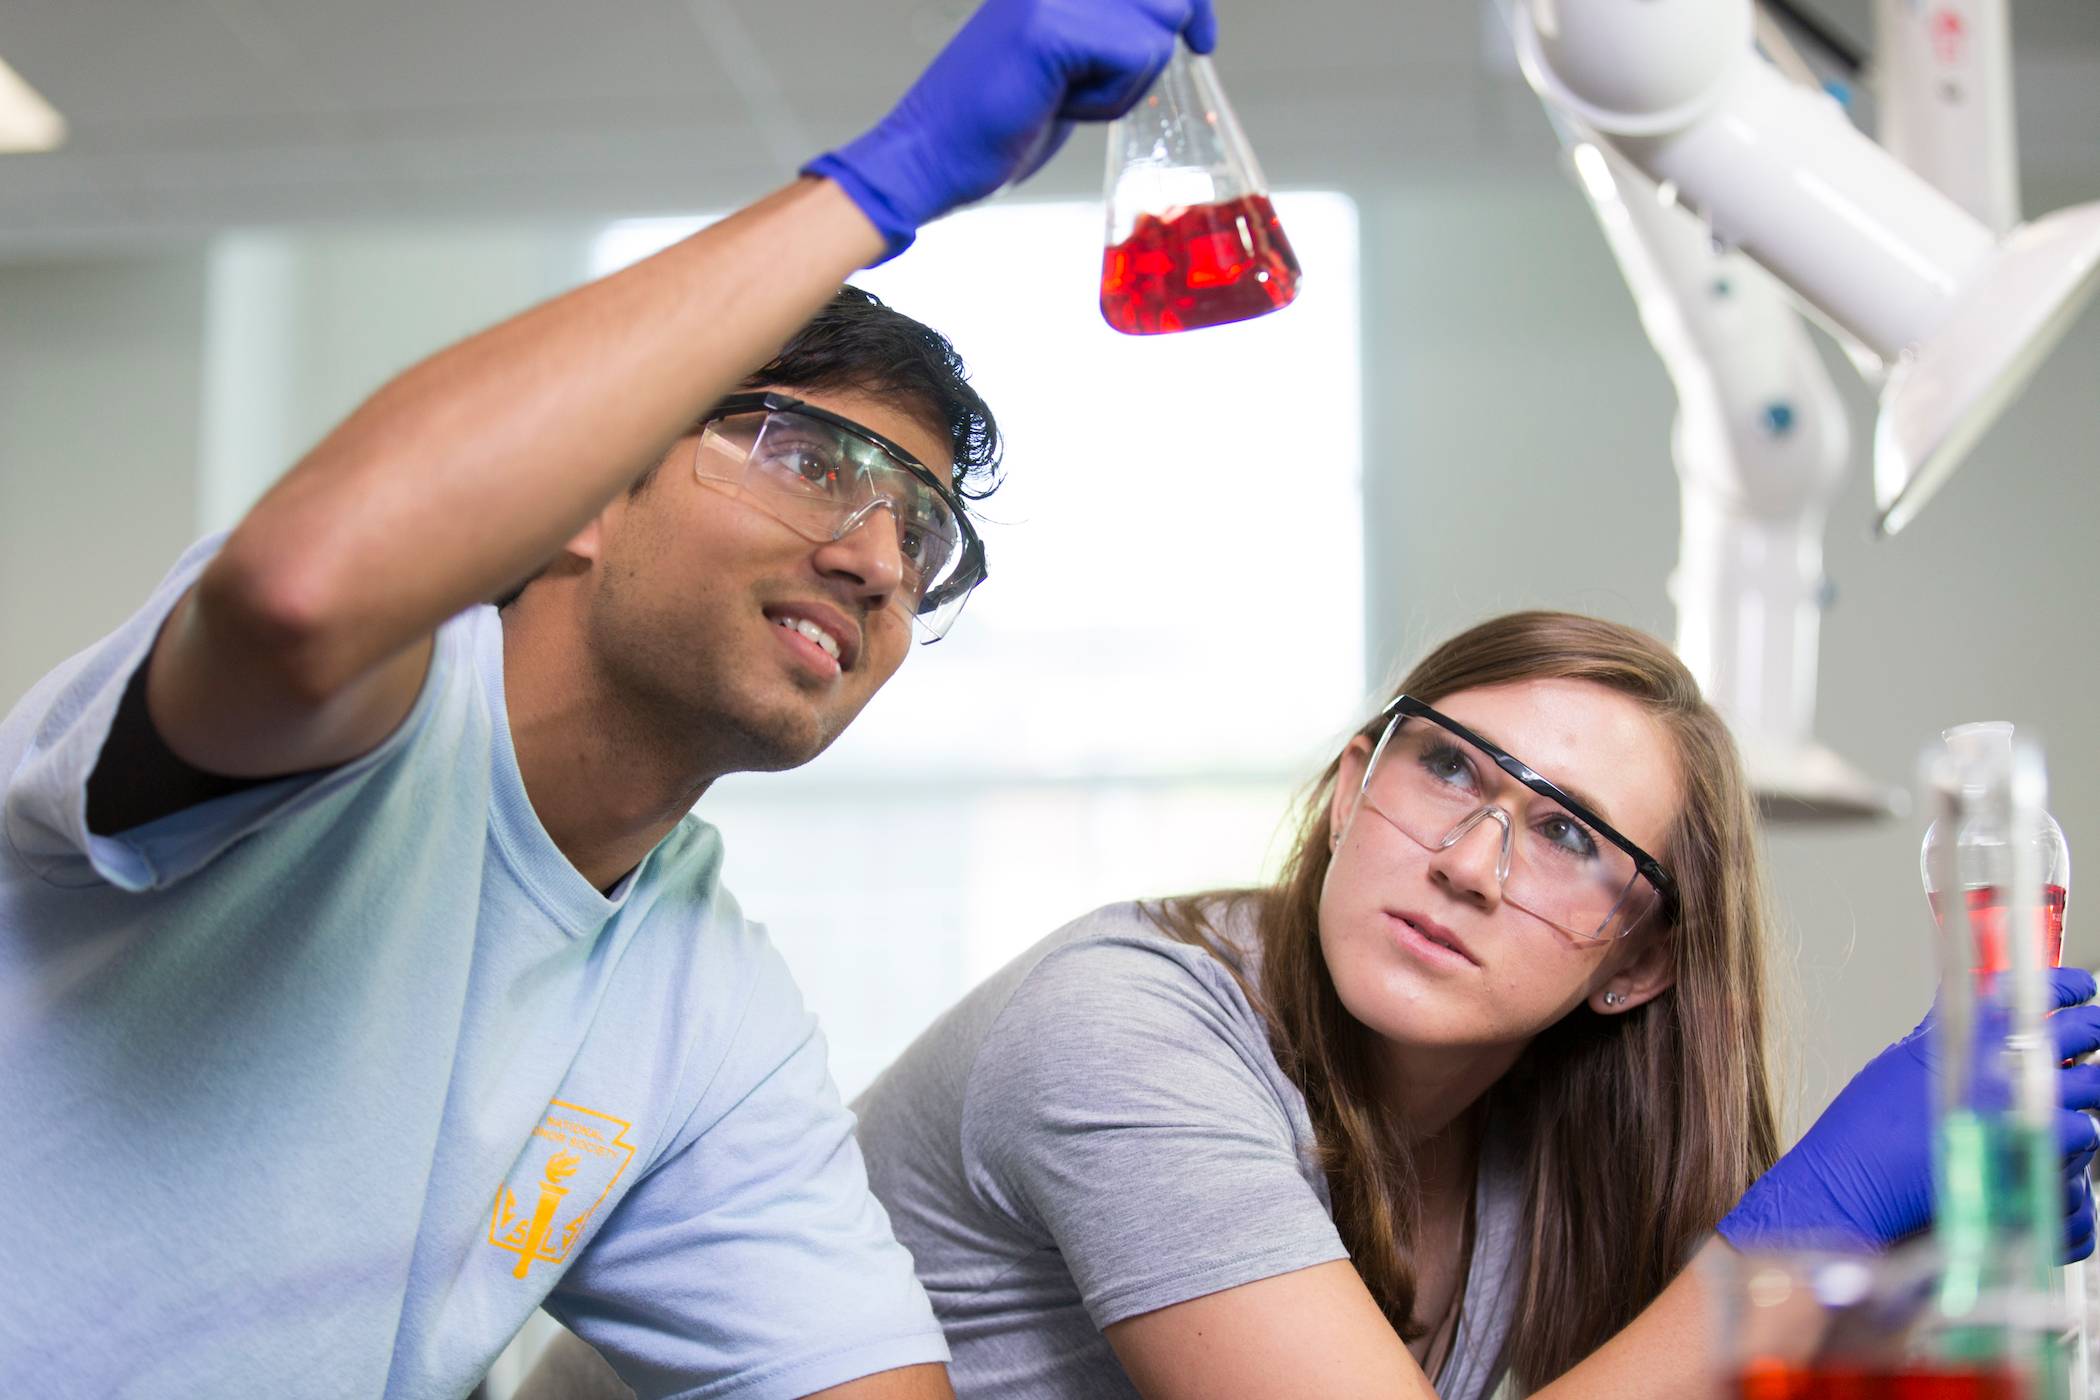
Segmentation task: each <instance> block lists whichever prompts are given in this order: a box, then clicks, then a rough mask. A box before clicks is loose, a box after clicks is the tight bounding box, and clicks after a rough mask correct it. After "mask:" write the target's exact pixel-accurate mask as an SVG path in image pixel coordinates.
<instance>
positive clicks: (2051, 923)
mask: <svg viewBox="0 0 2100 1400" xmlns="http://www.w3.org/2000/svg"><path fill="white" fill-rule="evenodd" d="M1962 894H1963V897H1964V898H1966V899H1967V900H1968V902H1969V928H1970V929H1971V930H1972V931H1973V932H1974V934H1975V937H1976V971H1977V972H1979V973H1987V972H2004V971H2006V970H2007V969H2008V968H2010V967H2011V966H2012V950H2011V949H2010V948H2009V947H2007V946H2006V942H2005V895H2004V893H2003V892H2002V891H2001V890H2000V889H1999V888H1998V887H1997V886H1996V885H1974V886H1971V887H1970V888H1968V889H1966V890H1964V891H1962ZM1928 898H1930V899H1931V900H1932V917H1934V918H1935V919H1937V918H1938V917H1939V916H1940V897H1939V896H1938V895H1936V894H1935V895H1930V896H1928ZM2069 902H2070V895H2069V893H2068V892H2067V891H2066V890H2065V889H2064V887H2063V886H2062V885H2044V886H2043V887H2042V961H2043V963H2044V964H2046V965H2047V966H2049V967H2061V966H2062V965H2063V960H2064V906H2065V905H2066V904H2067V903H2069Z"/></svg>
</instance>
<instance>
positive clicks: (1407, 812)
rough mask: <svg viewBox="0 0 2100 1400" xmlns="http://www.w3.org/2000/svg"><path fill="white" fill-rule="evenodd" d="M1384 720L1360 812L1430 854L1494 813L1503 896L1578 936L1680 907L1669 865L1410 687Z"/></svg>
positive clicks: (1618, 928) (1626, 927) (1628, 928)
mask: <svg viewBox="0 0 2100 1400" xmlns="http://www.w3.org/2000/svg"><path fill="white" fill-rule="evenodd" d="M1380 719H1381V720H1382V721H1383V722H1384V731H1383V732H1382V733H1381V734H1380V735H1379V738H1378V747H1377V748H1375V749H1373V750H1372V751H1371V762H1370V764H1369V765H1368V766H1367V767H1366V768H1365V769H1364V777H1363V784H1362V786H1361V787H1360V788H1359V789H1358V791H1357V807H1358V810H1359V811H1361V810H1363V809H1366V808H1368V809H1369V810H1370V811H1373V812H1375V813H1377V814H1378V815H1379V816H1380V817H1382V818H1384V819H1385V820H1386V821H1387V822H1388V823H1390V824H1391V825H1393V826H1395V827H1398V828H1399V829H1400V831H1401V833H1402V834H1403V835H1405V836H1408V837H1410V838H1412V839H1413V840H1414V841H1415V842H1416V843H1417V844H1419V845H1421V846H1423V847H1425V848H1426V849H1428V850H1432V851H1444V850H1449V849H1450V848H1451V847H1453V846H1456V845H1457V844H1458V843H1459V842H1461V841H1463V840H1465V839H1467V838H1468V837H1469V836H1471V835H1472V834H1473V832H1474V831H1476V830H1477V829H1478V828H1479V827H1481V826H1482V825H1484V824H1486V823H1488V822H1493V823H1494V824H1495V825H1496V826H1498V827H1500V828H1501V837H1502V851H1501V855H1500V857H1499V858H1498V859H1497V861H1496V864H1495V876H1496V879H1497V880H1499V881H1500V882H1501V885H1502V898H1503V899H1504V900H1506V901H1508V902H1509V903H1511V904H1513V905H1515V906H1516V907H1517V908H1519V909H1522V910H1524V911H1525V912H1526V913H1529V914H1532V915H1535V916H1536V917H1538V918H1541V919H1544V920H1545V921H1546V922H1547V923H1549V924H1552V925H1553V926H1554V927H1555V928H1557V929H1559V930H1561V931H1562V932H1563V933H1568V934H1572V935H1574V936H1575V937H1577V938H1585V939H1594V940H1598V941H1603V940H1608V939H1613V938H1622V937H1624V936H1625V935H1626V934H1628V933H1630V932H1632V931H1633V928H1634V926H1635V925H1637V924H1639V923H1640V921H1641V919H1642V918H1643V917H1644V916H1646V914H1647V913H1648V911H1649V910H1651V909H1653V908H1656V907H1657V906H1661V907H1662V908H1663V909H1664V910H1665V911H1666V914H1667V915H1668V916H1670V917H1674V916H1675V913H1676V908H1677V885H1676V882H1675V881H1674V880H1672V879H1671V878H1670V874H1669V872H1668V871H1666V870H1664V869H1663V868H1662V866H1661V865H1660V864H1659V863H1658V862H1657V861H1656V860H1655V858H1654V857H1653V856H1651V855H1649V854H1648V853H1647V852H1646V851H1643V850H1642V849H1641V848H1640V847H1639V846H1636V845H1634V844H1633V842H1631V841H1629V840H1627V839H1626V838H1625V837H1623V836H1621V835H1620V834H1619V833H1618V832H1616V831H1614V830H1612V829H1611V827H1610V826H1608V825H1606V824H1605V822H1604V821H1603V820H1602V819H1600V818H1599V817H1598V816H1597V814H1596V813H1595V812H1593V811H1592V810H1590V808H1589V807H1587V806H1586V805H1584V804H1583V803H1581V802H1579V801H1577V800H1576V799H1575V798H1573V797H1570V796H1569V795H1568V794H1567V793H1565V792H1563V791H1561V790H1560V789H1559V788H1557V787H1555V786H1554V785H1553V784H1552V783H1550V782H1548V781H1547V780H1546V779H1544V778H1542V777H1540V776H1539V775H1538V774H1537V773H1535V772H1533V771H1532V770H1531V769H1530V768H1528V767H1526V766H1525V765H1524V764H1523V763H1520V762H1519V761H1518V760H1516V759H1514V758H1512V757H1511V756H1510V755H1508V754H1507V753H1504V752H1503V751H1502V750H1501V749H1498V748H1496V747H1495V746H1494V745H1493V744H1490V743H1489V742H1488V741H1487V740H1485V739H1483V738H1481V737H1480V736H1479V735H1478V734H1475V733H1473V732H1472V731H1471V730H1469V729H1467V728H1466V727H1465V726H1464V725H1461V724H1459V723H1458V722H1457V721H1455V720H1452V719H1448V718H1446V717H1445V716H1443V715H1440V714H1438V713H1437V712H1436V711H1435V710H1432V709H1430V708H1429V706H1427V705H1425V704H1423V703H1422V702H1421V701H1419V700H1417V699H1415V698H1413V697H1412V696H1408V695H1402V696H1400V697H1398V698H1397V699H1395V700H1394V701H1393V703H1392V704H1390V705H1388V706H1386V709H1385V713H1384V714H1383V715H1381V716H1380Z"/></svg>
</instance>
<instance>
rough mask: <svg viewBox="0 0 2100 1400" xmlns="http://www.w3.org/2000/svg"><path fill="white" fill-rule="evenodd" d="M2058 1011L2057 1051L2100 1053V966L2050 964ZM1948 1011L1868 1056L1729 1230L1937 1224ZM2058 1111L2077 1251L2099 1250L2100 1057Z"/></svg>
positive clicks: (1756, 1243)
mask: <svg viewBox="0 0 2100 1400" xmlns="http://www.w3.org/2000/svg"><path fill="white" fill-rule="evenodd" d="M2049 985H2050V990H2051V994H2052V996H2053V997H2054V1000H2055V1005H2056V1007H2057V1010H2056V1012H2055V1014H2054V1015H2052V1016H2050V1018H2049V1022H2048V1024H2049V1030H2050V1033H2051V1036H2052V1037H2053V1039H2054V1040H2055V1042H2056V1051H2057V1057H2058V1058H2059V1059H2063V1060H2069V1059H2072V1058H2074V1057H2076V1056H2080V1055H2084V1054H2087V1053H2089V1052H2091V1051H2094V1050H2100V1006H2085V1005H2082V1004H2081V1003H2083V1002H2086V1001H2089V1000H2090V999H2091V998H2092V996H2093V993H2094V980H2093V974H2092V973H2090V972H2086V971H2084V970H2082V969H2080V968H2061V969H2056V970H2053V971H2051V972H2050V974H2049ZM1935 1018H1936V1010H1935V1011H1934V1012H1928V1013H1927V1014H1926V1017H1925V1019H1924V1020H1923V1021H1920V1022H1919V1023H1918V1026H1917V1029H1916V1030H1913V1031H1912V1032H1911V1033H1910V1034H1909V1035H1907V1036H1905V1037H1903V1039H1901V1040H1899V1041H1897V1042H1896V1043H1895V1044H1894V1045H1891V1046H1889V1047H1888V1048H1887V1049H1886V1050H1884V1051H1882V1052H1881V1053H1880V1054H1879V1055H1876V1056H1875V1057H1874V1058H1873V1059H1872V1060H1870V1061H1868V1062H1867V1065H1866V1068H1864V1069H1862V1070H1861V1071H1860V1072H1859V1073H1858V1074H1856V1075H1854V1076H1853V1077H1852V1081H1851V1082H1850V1083H1849V1084H1847V1085H1846V1086H1845V1087H1844V1089H1843V1090H1841V1091H1840V1092H1839V1093H1838V1096H1837V1098H1836V1099H1834V1100H1832V1102H1831V1105H1830V1107H1829V1108H1827V1109H1825V1110H1824V1111H1823V1116H1822V1117H1820V1118H1818V1119H1817V1120H1816V1121H1815V1123H1814V1125H1813V1126H1811V1127H1810V1128H1809V1130H1808V1131H1807V1132H1806V1133H1805V1134H1803V1135H1802V1138H1801V1141H1800V1142H1798V1143H1796V1144H1795V1145H1794V1148H1793V1150H1792V1151H1790V1152H1788V1153H1787V1154H1786V1155H1785V1156H1784V1157H1781V1158H1780V1159H1779V1161H1778V1162H1777V1163H1775V1164H1774V1165H1773V1167H1772V1169H1771V1170H1770V1171H1768V1172H1766V1173H1765V1174H1764V1175H1763V1176H1761V1177H1759V1178H1758V1179H1757V1181H1756V1183H1755V1184H1754V1185H1752V1186H1751V1188H1750V1190H1749V1191H1748V1192H1747V1193H1745V1194H1744V1196H1743V1199H1742V1200H1741V1201H1740V1202H1738V1203H1737V1205H1736V1208H1735V1209H1734V1210H1732V1211H1730V1212H1729V1213H1728V1215H1727V1216H1726V1217H1725V1218H1724V1219H1723V1220H1722V1221H1721V1224H1720V1227H1719V1228H1720V1232H1721V1234H1722V1235H1723V1236H1724V1237H1726V1238H1727V1240H1728V1241H1729V1243H1731V1244H1733V1245H1735V1246H1736V1248H1738V1249H1746V1250H1748V1249H1773V1248H1782V1247H1789V1246H1816V1245H1825V1246H1833V1247H1844V1248H1854V1249H1858V1248H1867V1249H1883V1248H1886V1247H1887V1246H1889V1245H1892V1244H1894V1243H1895V1242H1896V1241H1898V1240H1900V1239H1903V1238H1904V1237H1905V1236H1907V1235H1912V1234H1916V1233H1917V1232H1918V1231H1920V1230H1922V1229H1924V1228H1925V1227H1926V1226H1927V1225H1929V1224H1931V1223H1932V1189H1933V1185H1932V1138H1933V1105H1932V1075H1933V1069H1934V1066H1935V1063H1936V1058H1937V1049H1938V1041H1939V1036H1938V1033H1937V1026H1936V1023H1935ZM2058 1077H2059V1082H2060V1084H2061V1086H2062V1094H2061V1099H2062V1103H2063V1107H2062V1108H2061V1109H2060V1110H2059V1111H2058V1113H2057V1115H2056V1127H2057V1145H2058V1148H2059V1150H2060V1151H2061V1152H2062V1153H2063V1165H2064V1194H2065V1203H2064V1204H2065V1210H2064V1216H2065V1219H2064V1245H2065V1253H2066V1257H2067V1258H2070V1259H2083V1258H2084V1257H2086V1256H2087V1255H2088V1254H2091V1253H2092V1252H2093V1200H2092V1193H2091V1189H2090V1187H2089V1186H2088V1184H2087V1181H2086V1166H2087V1164H2088V1163H2090V1162H2091V1161H2092V1159H2093V1153H2094V1149H2095V1147H2096V1146H2100V1134H2096V1131H2095V1128H2094V1123H2093V1120H2092V1119H2091V1118H2089V1117H2088V1116H2086V1114H2085V1113H2083V1112H2080V1111H2079V1110H2082V1109H2100V1065H2067V1066H2065V1067H2064V1068H2063V1069H2061V1070H2059V1071H2058Z"/></svg>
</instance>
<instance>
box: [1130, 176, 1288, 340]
mask: <svg viewBox="0 0 2100 1400" xmlns="http://www.w3.org/2000/svg"><path fill="white" fill-rule="evenodd" d="M1298 276H1299V268H1298V256H1297V254H1295V253H1293V252H1292V251H1291V244H1290V240H1289V239H1287V238H1285V237H1284V236H1283V225H1282V224H1280V223H1278V222H1277V221H1276V210H1275V207H1274V206H1272V205H1271V204H1270V203H1269V197H1268V196H1267V195H1265V194H1252V195H1247V196H1245V197H1244V198H1241V199H1234V200H1229V201H1227V202H1225V203H1223V204H1200V205H1197V206H1195V207H1193V208H1187V209H1175V210H1170V211H1168V213H1167V216H1166V217H1165V218H1161V217H1159V216H1157V215H1154V214H1140V215H1138V221H1137V226H1136V227H1135V228H1133V229H1132V230H1131V231H1130V237H1128V238H1126V239H1124V240H1123V241H1122V242H1121V243H1118V244H1116V245H1115V246H1114V247H1112V248H1110V249H1109V250H1108V251H1107V252H1106V253H1104V254H1103V255H1102V259H1101V315H1102V316H1103V317H1104V318H1105V319H1106V320H1107V321H1108V323H1109V324H1110V325H1111V326H1114V327H1115V328H1116V329H1117V330H1119V331H1121V332H1123V334H1125V335H1163V334H1166V333H1167V332H1170V331H1192V330H1196V329H1198V328H1199V327H1202V326H1222V325H1224V324H1225V323H1226V322H1228V321H1244V320H1247V319H1248V318H1249V317H1253V316H1260V315H1262V314H1264V313H1266V312H1270V311H1274V310H1276V309H1277V308H1278V307H1281V306H1289V305H1290V304H1291V302H1292V300H1293V299H1294V298H1296V297H1297V295H1298Z"/></svg>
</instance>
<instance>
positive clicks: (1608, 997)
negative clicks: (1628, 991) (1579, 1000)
mask: <svg viewBox="0 0 2100 1400" xmlns="http://www.w3.org/2000/svg"><path fill="white" fill-rule="evenodd" d="M1624 1000H1626V998H1625V997H1623V996H1621V995H1620V994H1619V993H1617V992H1606V993H1605V994H1604V1004H1605V1005H1606V1006H1617V1005H1618V1004H1619V1003H1620V1002H1622V1001H1624Z"/></svg>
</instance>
